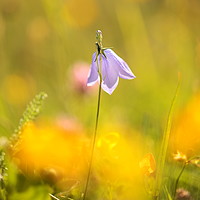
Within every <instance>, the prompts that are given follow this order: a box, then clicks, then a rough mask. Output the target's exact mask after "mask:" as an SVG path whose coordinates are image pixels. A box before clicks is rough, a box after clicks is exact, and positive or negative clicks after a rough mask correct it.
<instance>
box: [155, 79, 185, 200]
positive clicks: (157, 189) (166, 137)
mask: <svg viewBox="0 0 200 200" xmlns="http://www.w3.org/2000/svg"><path fill="white" fill-rule="evenodd" d="M180 83H181V81H180V77H179V80H178V84H177V88H176V91H175V95H174V97H173V99H172V103H171V107H170V110H169V114H168V119H167V125H166V128H165V131H164V135H163V139H162V144H161V151H160V154H159V158H158V169H157V175H156V182H155V188H154V194H153V199H155V200H156V199H158V197H159V194H160V190H161V185H162V178H163V172H164V167H165V161H166V155H167V148H168V144H169V138H170V132H171V126H172V114H173V110H174V105H175V102H176V98H177V95H178V91H179V88H180Z"/></svg>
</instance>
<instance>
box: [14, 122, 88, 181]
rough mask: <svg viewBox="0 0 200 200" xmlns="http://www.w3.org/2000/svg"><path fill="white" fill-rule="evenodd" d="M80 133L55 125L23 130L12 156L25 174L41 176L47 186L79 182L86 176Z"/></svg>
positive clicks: (83, 139)
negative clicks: (52, 183) (68, 181)
mask: <svg viewBox="0 0 200 200" xmlns="http://www.w3.org/2000/svg"><path fill="white" fill-rule="evenodd" d="M79 131H80V130H75V129H71V128H70V129H68V130H66V129H65V128H63V127H61V126H58V125H56V124H50V125H43V124H42V125H36V124H34V123H29V124H27V125H25V126H24V128H23V130H22V134H21V138H20V140H19V141H18V142H17V144H16V146H15V148H14V149H12V150H13V152H12V155H13V159H14V160H15V161H16V163H17V165H18V166H19V168H21V170H22V171H23V172H24V173H28V174H29V175H38V176H40V177H41V176H42V177H43V178H44V179H48V181H50V182H54V183H55V182H57V181H60V180H62V179H64V178H65V179H66V178H67V179H69V180H79V179H80V178H81V177H82V176H83V173H85V170H86V167H87V163H86V161H87V160H88V150H87V149H88V145H87V144H88V142H87V139H86V137H85V136H84V134H83V133H82V132H79Z"/></svg>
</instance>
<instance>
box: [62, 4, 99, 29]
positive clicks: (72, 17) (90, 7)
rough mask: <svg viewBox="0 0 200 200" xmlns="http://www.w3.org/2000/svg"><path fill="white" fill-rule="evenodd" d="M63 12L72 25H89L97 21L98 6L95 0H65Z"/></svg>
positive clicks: (76, 26)
mask: <svg viewBox="0 0 200 200" xmlns="http://www.w3.org/2000/svg"><path fill="white" fill-rule="evenodd" d="M63 14H64V16H65V19H66V21H67V23H68V24H70V25H71V26H73V27H75V28H82V27H87V26H89V25H91V24H92V23H93V22H94V21H95V19H96V17H97V15H98V6H97V3H96V1H95V0H76V1H74V0H68V1H65V4H64V9H63Z"/></svg>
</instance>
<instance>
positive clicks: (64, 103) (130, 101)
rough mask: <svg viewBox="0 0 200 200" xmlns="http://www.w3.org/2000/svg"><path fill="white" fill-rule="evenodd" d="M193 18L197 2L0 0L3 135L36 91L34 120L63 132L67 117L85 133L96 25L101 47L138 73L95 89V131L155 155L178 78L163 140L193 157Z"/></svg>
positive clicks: (196, 42)
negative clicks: (169, 130) (40, 97)
mask: <svg viewBox="0 0 200 200" xmlns="http://www.w3.org/2000/svg"><path fill="white" fill-rule="evenodd" d="M199 23H200V1H199V0H110V1H108V0H101V1H97V0H57V1H50V0H32V1H25V0H0V133H1V136H6V137H7V136H10V135H11V134H12V133H13V131H14V129H15V128H16V127H17V126H18V122H19V119H20V117H21V115H22V113H23V111H24V109H25V108H26V105H27V103H28V102H29V101H30V100H31V99H32V98H33V97H34V96H35V94H36V93H38V92H40V91H45V92H46V93H47V94H48V99H47V100H46V102H45V104H44V107H43V110H42V113H41V115H40V116H39V121H40V122H39V123H42V124H43V125H44V123H46V124H48V123H52V121H53V122H54V123H59V125H60V124H61V126H67V128H68V129H71V126H72V127H77V124H76V123H74V120H75V121H76V122H77V121H78V123H79V125H80V124H81V125H80V126H81V127H82V128H83V129H84V134H85V135H86V136H87V137H90V136H91V134H92V131H93V128H94V122H95V112H96V101H97V87H95V86H94V87H92V88H87V87H86V86H85V83H86V79H87V74H88V70H89V67H90V63H91V57H92V54H93V52H94V51H95V32H96V30H98V29H100V30H101V31H102V32H103V44H104V46H105V47H113V50H114V51H115V52H116V53H117V54H118V55H119V56H120V57H122V58H123V59H124V60H125V61H126V62H127V63H128V65H129V66H130V68H131V69H132V71H133V73H134V74H135V75H136V77H137V78H136V79H134V80H123V79H120V83H119V85H118V87H117V89H116V90H115V91H114V93H113V94H112V95H111V96H110V95H108V94H106V93H103V96H102V105H101V106H102V107H101V111H100V127H101V128H100V130H102V131H100V132H106V131H107V132H112V133H113V132H119V134H120V135H122V137H125V138H126V139H127V138H128V140H135V141H134V142H135V146H138V149H139V150H138V151H139V152H140V153H139V154H137V156H138V158H137V159H138V160H139V157H140V156H141V158H142V156H144V155H145V154H146V153H148V152H153V153H154V154H155V155H158V151H157V150H158V149H159V146H158V145H159V142H158V141H160V139H161V137H162V133H163V129H164V128H165V124H166V120H167V115H168V111H169V108H170V104H171V101H172V98H173V96H174V92H175V89H176V85H177V82H178V77H181V89H180V92H179V94H178V101H177V103H176V109H175V114H174V123H173V124H174V125H173V128H174V138H173V139H172V140H171V146H172V149H173V150H179V149H181V150H182V151H185V152H190V153H191V151H192V152H195V153H198V152H199V147H198V146H199V144H200V142H199V141H198V140H199V139H198V133H199V130H200V127H199V124H198V122H199V121H200V114H199V113H200V112H198V111H199V104H200V103H199V102H200V101H199V99H200V97H199V95H198V93H199V88H200V76H199V75H200V26H199ZM69 118H70V120H69ZM71 119H73V120H72V121H73V122H72V121H71ZM183 125H184V128H183ZM46 126H47V125H46ZM69 127H70V128H69ZM81 130H82V129H81ZM176 133H177V135H176ZM192 134H193V135H194V136H192V137H191V135H192ZM111 135H112V134H111ZM117 135H118V134H117ZM188 135H190V137H189V138H190V140H191V141H190V145H187V144H186V141H187V140H188ZM114 138H115V139H116V138H118V136H116V134H114ZM31 141H32V140H31ZM106 141H107V140H106ZM34 142H35V143H37V141H34ZM198 142H199V143H198ZM114 143H115V142H114ZM100 144H101V142H100ZM100 146H101V145H100ZM114 146H115V145H114ZM130 146H131V145H130ZM194 146H195V147H194ZM193 147H194V149H193ZM123 150H124V149H123ZM123 150H122V151H123ZM126 150H127V149H126ZM126 150H124V151H126ZM124 154H126V153H124ZM139 155H140V156H139ZM137 159H136V160H137ZM123 162H126V161H123ZM138 162H139V161H138ZM127 163H128V160H127ZM133 165H137V163H135V164H133Z"/></svg>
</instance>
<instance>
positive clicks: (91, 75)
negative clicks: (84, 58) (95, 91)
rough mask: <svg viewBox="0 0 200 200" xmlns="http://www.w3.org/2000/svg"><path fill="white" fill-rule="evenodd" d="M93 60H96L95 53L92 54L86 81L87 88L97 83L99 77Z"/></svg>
mask: <svg viewBox="0 0 200 200" xmlns="http://www.w3.org/2000/svg"><path fill="white" fill-rule="evenodd" d="M95 59H96V53H94V54H93V56H92V65H91V68H90V72H89V76H88V80H87V86H92V85H94V84H95V83H96V82H97V80H98V77H99V73H98V70H97V69H98V68H97V63H96V61H95Z"/></svg>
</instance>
